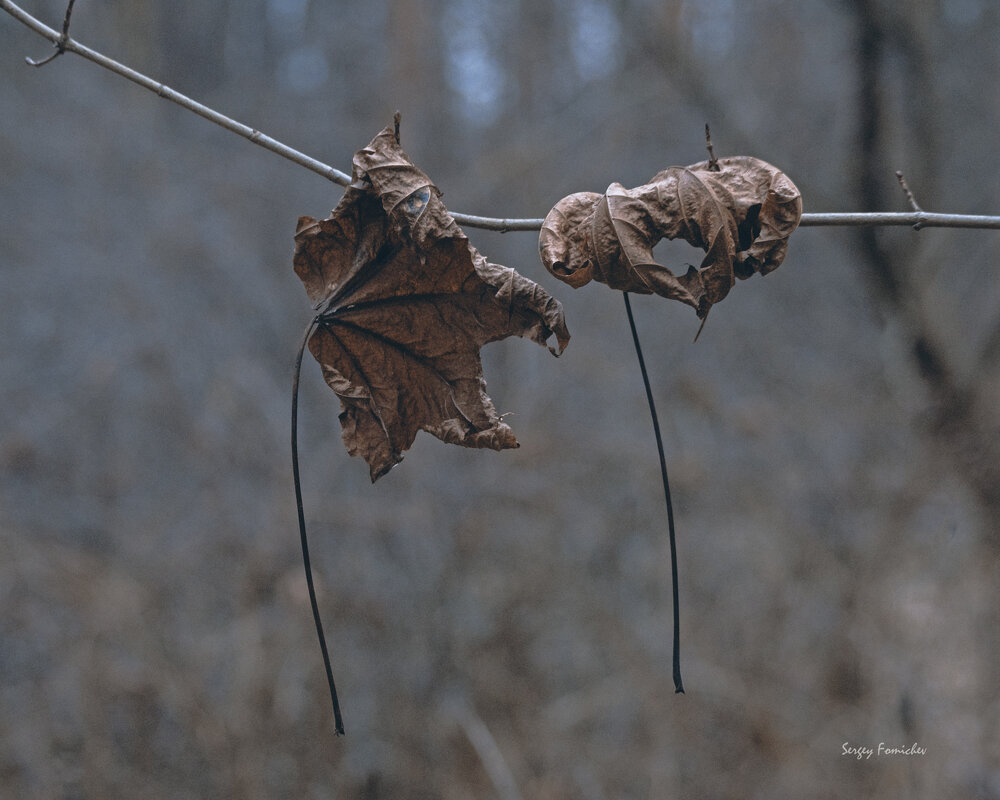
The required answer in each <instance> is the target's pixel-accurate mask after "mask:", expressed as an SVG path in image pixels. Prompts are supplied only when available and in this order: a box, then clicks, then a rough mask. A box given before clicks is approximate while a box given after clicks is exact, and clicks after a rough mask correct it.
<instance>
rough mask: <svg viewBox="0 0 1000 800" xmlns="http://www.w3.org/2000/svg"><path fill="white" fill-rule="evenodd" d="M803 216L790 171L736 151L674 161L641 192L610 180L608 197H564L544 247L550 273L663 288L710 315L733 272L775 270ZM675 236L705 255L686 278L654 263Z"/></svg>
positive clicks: (551, 216)
mask: <svg viewBox="0 0 1000 800" xmlns="http://www.w3.org/2000/svg"><path fill="white" fill-rule="evenodd" d="M716 165H717V167H716ZM801 216H802V197H801V195H800V194H799V190H798V189H797V188H795V184H793V183H792V182H791V180H789V179H788V177H787V176H786V175H785V174H784V173H783V172H781V171H780V170H778V169H777V168H776V167H773V166H771V165H770V164H768V163H766V162H764V161H760V160H759V159H756V158H750V157H747V156H737V157H734V158H720V159H718V160H717V161H715V162H709V161H702V162H700V163H698V164H693V165H691V166H689V167H668V168H667V169H665V170H663V171H662V172H659V173H657V174H656V175H654V176H653V178H652V179H651V180H650V181H649V183H647V184H645V185H643V186H639V187H636V188H635V189H626V188H625V187H624V186H622V185H621V184H619V183H613V184H611V186H609V187H608V191H607V192H606V193H605V194H603V195H600V194H596V193H594V192H580V193H578V194H571V195H570V196H569V197H564V198H563V199H562V200H560V201H559V202H558V203H556V205H555V207H554V208H553V209H552V210H551V211H550V212H549V213H548V216H546V217H545V222H544V223H543V225H542V232H541V235H540V236H539V240H538V246H539V250H540V252H541V257H542V262H543V263H544V264H545V267H546V269H548V271H549V272H551V273H552V274H553V275H555V276H556V277H557V278H559V279H560V280H563V281H565V282H566V283H568V284H569V285H570V286H573V287H579V286H583V285H584V284H585V283H588V282H590V281H591V280H596V281H600V282H601V283H606V284H607V285H608V286H610V287H611V288H612V289H621V290H623V291H627V292H635V293H638V294H652V293H656V294H659V295H662V296H663V297H668V298H671V299H673V300H680V301H681V302H682V303H687V304H688V305H689V306H692V307H693V308H694V309H695V311H697V313H698V316H699V317H701V318H704V317H705V316H706V315H707V314H708V310H709V308H711V307H712V305H713V304H714V303H718V302H719V301H720V300H722V299H723V298H724V297H725V296H726V295H727V294H728V293H729V290H730V289H731V288H732V286H733V283H734V282H735V280H734V277H735V278H748V277H750V276H751V275H753V274H754V273H755V272H759V273H761V274H762V275H766V274H767V273H768V272H771V271H772V270H774V269H777V268H778V266H779V265H780V264H781V261H782V259H783V258H784V257H785V251H786V249H787V248H788V237H789V236H790V235H791V233H792V231H794V230H795V228H796V227H797V226H798V224H799V219H800V218H801ZM676 238H681V239H684V240H685V241H687V242H689V243H691V244H692V245H694V246H695V247H700V248H701V249H702V250H704V251H705V257H704V259H703V260H702V262H701V265H700V266H699V267H698V268H695V267H693V266H692V267H690V268H689V269H688V271H687V273H686V274H684V275H674V274H673V273H672V272H671V271H670V270H669V269H667V268H666V267H664V266H662V265H661V264H657V263H656V261H655V260H654V259H653V247H655V246H656V243H657V242H659V241H660V240H661V239H676Z"/></svg>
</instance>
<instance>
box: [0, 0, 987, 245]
mask: <svg viewBox="0 0 1000 800" xmlns="http://www.w3.org/2000/svg"><path fill="white" fill-rule="evenodd" d="M71 7H72V3H70V8H71ZM0 9H2V10H3V11H6V12H7V13H8V14H10V15H11V16H12V17H14V19H16V20H17V21H18V22H20V23H22V24H23V25H25V26H26V27H28V28H30V29H31V30H32V31H34V32H35V33H37V34H38V35H39V36H41V37H43V38H45V39H48V40H49V41H50V42H52V44H53V45H54V46H55V47H56V48H57V52H56V53H55V54H54V55H52V56H50V58H49V59H44V60H42V61H39V62H35V61H32V60H31V59H26V61H27V62H28V63H29V64H32V65H34V66H42V65H43V64H45V63H48V61H50V60H52V59H53V58H55V56H56V55H60V54H62V53H64V52H65V53H75V54H76V55H78V56H82V57H83V58H85V59H87V60H88V61H92V62H94V63H95V64H97V65H98V66H100V67H103V68H104V69H106V70H109V71H111V72H114V73H115V74H116V75H120V76H122V77H123V78H127V79H128V80H130V81H132V82H133V83H136V84H138V85H139V86H142V87H143V88H144V89H148V90H149V91H151V92H153V93H154V94H157V95H159V96H160V97H163V98H165V99H166V100H169V101H170V102H172V103H176V104H177V105H179V106H181V108H185V109H187V110H188V111H192V112H194V113H195V114H198V115H199V116H201V117H204V118H205V119H207V120H208V121H209V122H214V123H215V124H216V125H219V126H221V127H223V128H225V129H226V130H228V131H232V132H233V133H235V134H238V135H239V136H242V137H243V138H244V139H249V140H250V141H251V142H253V143H254V144H256V145H260V146H261V147H263V148H264V149H266V150H270V151H271V152H272V153H276V154H277V155H279V156H281V157H282V158H286V159H288V160H289V161H291V162H293V163H295V164H298V165H299V166H301V167H305V168H306V169H308V170H310V171H311V172H315V173H316V174H317V175H321V176H322V177H324V178H326V179H327V180H329V181H332V182H333V183H336V184H338V185H340V186H347V185H348V184H349V183H350V182H351V176H350V175H348V174H347V173H346V172H342V171H340V170H339V169H337V168H336V167H332V166H330V165H329V164H324V163H323V162H322V161H319V160H318V159H315V158H313V157H312V156H309V155H306V154H305V153H303V152H301V151H299V150H296V149H295V148H293V147H289V146H288V145H286V144H284V143H283V142H279V141H278V140H277V139H274V138H272V137H270V136H268V135H266V134H264V133H261V132H260V131H259V130H257V129H256V128H251V127H250V126H249V125H244V124H243V123H242V122H238V121H237V120H235V119H232V118H231V117H227V116H226V115H225V114H222V113H220V112H218V111H216V110H215V109H214V108H211V107H209V106H206V105H204V104H203V103H199V102H198V101H196V100H193V99H191V98H190V97H188V96H187V95H184V94H181V93H180V92H178V91H176V90H174V89H171V88H170V87H169V86H166V85H165V84H163V83H160V82H158V81H156V80H153V79H152V78H150V77H148V76H147V75H144V74H142V73H141V72H138V71H136V70H134V69H132V68H131V67H128V66H126V65H125V64H122V63H120V62H118V61H115V60H114V59H112V58H108V57H107V56H106V55H104V54H103V53H99V52H98V51H96V50H92V49H91V48H89V47H87V46H86V45H83V44H80V43H79V42H77V41H76V40H75V39H73V38H71V37H70V36H69V25H68V22H69V14H68V13H67V15H66V21H65V23H64V31H63V32H62V33H60V32H59V31H57V30H54V29H53V28H50V27H49V26H48V25H46V24H45V23H43V22H41V21H40V20H38V19H36V18H35V17H33V16H31V14H29V13H27V12H26V11H24V9H22V8H21V7H20V6H18V5H17V4H15V3H12V2H10V0H0ZM451 215H452V217H454V218H455V221H456V222H457V223H458V224H459V225H462V226H465V227H468V228H479V229H482V230H492V231H499V232H501V233H507V232H512V231H537V230H540V229H541V227H542V218H541V217H532V218H516V217H484V216H479V215H475V214H462V213H458V212H452V213H451ZM799 225H800V226H801V227H813V226H817V227H818V226H824V227H829V226H854V227H865V228H871V227H880V226H893V225H896V226H899V225H910V226H912V227H914V228H916V229H920V228H935V227H936V228H994V229H1000V216H987V215H979V214H935V213H930V212H926V211H914V212H898V213H897V212H888V211H880V212H867V213H865V212H846V213H813V214H809V213H806V214H803V215H802V219H801V221H800V222H799Z"/></svg>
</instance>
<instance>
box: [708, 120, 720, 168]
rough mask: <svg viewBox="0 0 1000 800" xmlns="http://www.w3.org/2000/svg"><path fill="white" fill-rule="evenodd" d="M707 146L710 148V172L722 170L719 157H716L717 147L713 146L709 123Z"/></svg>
mask: <svg viewBox="0 0 1000 800" xmlns="http://www.w3.org/2000/svg"><path fill="white" fill-rule="evenodd" d="M705 147H706V148H707V149H708V169H709V171H710V172H721V171H722V167H720V166H719V159H717V158H716V157H715V149H714V148H713V147H712V132H711V131H710V130H709V129H708V123H707V122H706V123H705Z"/></svg>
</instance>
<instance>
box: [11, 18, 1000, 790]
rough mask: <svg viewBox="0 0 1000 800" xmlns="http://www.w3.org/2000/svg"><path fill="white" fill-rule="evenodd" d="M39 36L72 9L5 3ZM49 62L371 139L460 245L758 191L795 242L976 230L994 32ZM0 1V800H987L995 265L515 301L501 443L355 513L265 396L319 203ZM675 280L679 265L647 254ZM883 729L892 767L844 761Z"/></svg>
mask: <svg viewBox="0 0 1000 800" xmlns="http://www.w3.org/2000/svg"><path fill="white" fill-rule="evenodd" d="M25 6H26V9H27V10H28V11H30V12H32V13H35V14H36V15H38V16H39V17H40V18H41V19H43V20H45V21H46V22H47V23H48V24H50V25H52V26H53V27H56V28H58V27H59V25H60V23H61V20H62V17H63V12H64V8H65V4H64V3H63V2H62V0H58V2H57V1H56V0H30V2H29V0H25ZM72 35H73V36H74V37H75V38H77V39H78V40H80V41H81V42H83V43H84V44H87V45H89V46H92V47H95V48H97V49H99V50H102V51H104V52H106V53H107V54H108V55H110V56H112V57H115V58H118V59H119V60H122V61H124V62H125V63H128V64H129V65H131V66H133V67H135V68H136V69H139V70H141V71H144V72H146V73H147V74H149V75H151V76H153V77H155V78H156V79H158V80H162V81H164V82H165V83H166V84H167V85H169V86H171V87H173V88H176V89H177V90H179V91H181V92H184V93H186V94H189V95H191V96H193V97H194V98H196V99H198V100H201V101H203V102H205V103H207V104H209V105H212V106H214V107H216V108H218V109H219V110H220V111H222V112H224V113H227V114H230V115H232V116H234V117H236V118H237V119H239V120H241V121H243V122H246V123H247V124H249V125H252V126H254V127H256V128H259V129H260V130H262V131H264V132H265V133H268V134H270V135H272V136H274V137H276V138H278V139H280V140H282V141H284V142H287V143H288V144H290V145H292V146H294V147H297V148H299V149H301V150H303V151H305V152H308V153H310V154H312V155H314V156H315V157H317V158H319V159H321V160H324V161H326V162H328V163H330V164H333V165H335V166H337V167H339V168H340V169H345V170H348V171H349V170H350V159H351V155H352V153H353V152H354V151H355V150H357V149H358V148H360V147H362V146H364V145H365V144H367V143H368V141H369V140H370V139H371V137H372V136H373V135H374V134H375V133H377V132H378V131H379V130H380V129H381V128H382V127H383V126H384V125H386V124H387V123H389V122H390V121H391V119H392V114H393V112H394V111H395V110H396V109H399V110H400V111H401V112H402V141H403V146H404V148H405V149H406V150H407V152H408V153H409V154H410V156H411V157H412V158H413V159H414V161H415V162H416V163H417V164H418V165H419V166H420V167H421V168H422V169H423V170H425V171H426V172H427V173H428V174H429V175H430V176H431V177H432V178H433V179H434V180H435V181H436V183H437V184H438V185H439V186H440V187H441V189H442V190H443V191H444V200H445V202H446V203H447V204H448V206H449V207H450V208H451V209H452V210H455V211H463V212H467V213H476V214H485V215H499V216H528V217H540V216H544V214H545V213H546V212H547V210H548V209H549V208H550V207H551V206H552V205H553V204H554V203H555V202H556V201H557V200H559V199H560V198H561V197H563V196H564V195H566V194H569V193H571V192H576V191H585V190H590V191H597V192H603V191H604V190H605V188H606V187H607V186H608V184H609V183H611V182H612V181H620V182H622V183H624V184H625V185H626V186H630V187H631V186H635V185H637V184H640V183H644V182H645V181H647V180H648V179H649V178H650V177H651V176H652V175H653V174H655V173H656V172H657V171H659V170H660V169H662V168H664V167H666V166H669V165H676V164H689V163H692V162H695V161H700V160H702V159H703V158H704V157H705V153H704V146H703V145H704V136H703V126H704V123H705V122H706V121H708V122H710V123H711V125H712V132H713V138H714V140H715V147H716V152H717V154H718V155H720V156H722V155H736V154H745V155H754V156H757V157H759V158H763V159H765V160H767V161H770V162H772V163H773V164H775V165H777V166H779V167H780V168H781V169H783V170H785V171H786V172H787V173H788V175H789V176H790V177H791V178H792V179H793V180H794V181H795V182H796V183H797V184H798V186H799V188H800V189H801V190H802V192H803V197H804V203H805V210H806V211H812V212H815V211H863V210H872V209H879V210H907V208H908V206H907V204H906V200H905V197H904V196H903V195H902V193H901V192H900V190H899V187H898V185H897V183H896V179H895V176H894V174H893V172H894V170H896V169H900V170H902V171H903V172H904V173H905V174H906V176H907V178H908V180H909V183H910V185H911V186H912V188H913V190H914V192H915V193H916V197H917V199H918V201H920V202H921V204H922V205H923V206H924V208H926V209H928V210H932V211H947V212H954V213H962V212H964V213H984V214H986V213H992V214H997V213H1000V179H998V172H997V170H996V168H995V165H996V161H997V157H998V155H1000V152H998V140H997V136H996V132H997V130H1000V94H998V91H997V85H998V78H1000V48H998V47H997V41H998V40H1000V6H998V4H997V3H996V2H992V0H948V2H945V1H944V0H918V1H917V2H912V3H906V4H902V3H892V2H888V0H885V1H884V2H883V1H882V0H842V1H840V2H838V1H837V0H811V1H810V2H790V1H789V0H754V1H753V2H745V3H737V2H735V1H734V0H698V1H697V2H694V1H693V0H684V1H683V2H682V1H681V0H676V1H675V2H664V1H663V0H659V1H658V2H652V1H651V0H576V1H575V2H574V1H571V0H514V1H512V2H509V3H484V2H474V1H473V0H427V2H419V3H418V2H412V1H411V0H368V1H367V2H335V3H318V2H309V0H241V2H230V1H228V0H226V1H224V0H212V1H211V2H194V0H177V2H172V3H158V2H152V1H151V0H128V1H127V2H126V1H125V0H80V2H78V3H77V5H76V8H75V11H74V16H73V25H72ZM49 52H51V48H50V47H49V46H48V45H47V44H46V42H44V41H43V40H42V39H40V38H38V37H37V36H35V35H34V34H32V33H31V32H30V31H28V30H27V29H26V28H24V27H23V26H21V25H20V24H18V23H17V22H16V21H15V20H14V19H12V18H10V17H7V16H6V15H0V109H2V113H0V271H2V273H0V274H2V280H0V286H2V298H3V313H2V315H0V336H2V341H3V346H2V349H0V375H2V380H0V391H2V396H0V474H2V480H0V553H2V555H0V593H2V614H0V794H2V795H3V796H5V797H32V798H64V799H65V800H70V798H73V799H74V800H76V799H78V798H81V799H82V798H105V797H143V798H171V800H178V798H206V797H232V798H250V799H251V800H252V799H254V798H273V797H302V798H321V797H323V798H325V797H341V798H368V799H369V800H373V799H374V798H449V799H451V798H455V799H457V798H493V797H499V798H502V799H503V800H511V798H517V797H522V798H542V799H543V800H548V799H550V798H551V799H553V800H554V799H557V798H583V799H584V800H600V798H660V797H714V798H784V797H789V798H790V797H806V796H808V797H812V798H843V797H890V796H892V797H901V796H910V797H959V796H960V797H964V798H1000V692H998V688H1000V664H998V660H1000V658H998V657H1000V602H998V595H1000V410H998V409H1000V273H998V272H997V266H998V264H997V262H998V258H1000V236H998V234H997V232H995V231H955V230H939V229H928V230H924V231H921V232H919V233H916V232H914V231H912V230H910V229H907V228H900V229H880V230H872V229H868V230H860V229H849V228H835V229H830V228H826V229H821V228H803V229H801V230H800V231H798V232H797V233H796V234H795V235H793V237H792V240H791V245H790V248H789V253H788V256H787V259H786V261H785V263H784V265H783V266H782V268H781V269H779V270H778V271H777V272H776V273H774V274H773V275H770V276H768V277H766V278H760V277H755V278H753V279H751V280H749V281H746V282H744V283H740V284H739V285H738V286H736V287H735V288H734V290H733V292H732V294H730V296H729V297H728V298H727V299H726V301H725V302H724V303H723V304H722V305H721V306H720V307H719V308H718V309H716V311H715V313H713V314H712V315H711V318H710V319H709V320H708V324H707V326H706V328H705V330H704V332H703V333H702V336H701V338H700V340H699V341H698V342H697V344H692V342H691V340H692V338H693V336H694V334H695V331H696V330H697V322H698V320H697V319H696V317H695V315H694V314H693V313H692V311H691V310H690V309H689V308H687V307H684V306H681V305H680V304H677V303H669V302H667V301H665V300H662V299H659V298H650V297H636V298H635V300H634V301H633V302H634V306H635V309H636V314H637V317H638V322H639V327H640V333H641V335H642V337H643V341H644V344H645V348H646V358H647V361H648V363H649V365H650V370H651V378H652V381H653V384H654V387H655V394H656V398H657V400H658V403H659V409H660V414H661V421H662V424H663V428H664V437H665V444H666V449H667V459H668V464H669V468H670V470H671V478H672V488H673V492H674V503H675V507H676V509H677V525H678V536H679V545H678V549H679V557H680V582H681V586H680V588H681V614H682V654H683V667H684V676H685V683H686V687H687V691H688V694H687V695H683V696H680V695H679V696H674V694H673V689H672V685H671V679H670V640H671V626H670V620H671V614H670V581H669V575H670V572H669V560H668V548H667V538H666V521H665V512H664V508H663V496H662V488H661V486H660V482H659V472H658V469H657V460H656V451H655V447H654V443H653V437H652V433H651V426H650V422H649V418H648V413H647V409H646V404H645V398H644V395H643V390H642V384H641V381H640V377H639V372H638V368H637V366H636V362H635V356H634V353H633V351H632V342H631V339H630V336H629V333H628V328H627V323H626V319H625V314H624V309H623V304H622V299H621V297H620V295H619V294H617V293H615V292H612V291H609V290H608V289H607V288H605V287H603V286H600V285H597V284H593V285H591V286H588V287H586V288H583V289H580V290H575V291H574V290H572V289H570V288H569V287H567V286H564V285H561V284H559V283H558V282H557V281H555V280H554V279H552V278H551V277H550V276H549V275H548V274H546V273H545V271H544V270H543V268H542V267H541V264H540V262H539V260H538V256H537V240H536V237H535V235H534V234H530V233H511V234H506V235H501V234H493V233H484V232H481V231H476V230H473V229H469V230H468V231H467V233H469V235H470V238H471V239H472V241H473V243H474V244H475V245H476V246H477V247H478V248H479V250H480V251H482V252H483V253H484V254H486V255H487V256H488V257H489V258H490V259H491V260H493V261H495V262H497V263H502V264H506V265H508V266H513V267H516V268H517V269H518V270H519V271H521V272H522V273H523V274H524V275H526V276H528V277H530V278H532V279H534V280H536V281H538V282H540V283H541V284H542V285H544V286H545V287H546V288H547V289H548V290H549V291H551V292H552V293H553V294H555V295H556V296H557V297H559V298H560V299H561V300H562V302H563V303H564V306H565V309H566V313H567V317H568V321H569V325H570V330H571V332H572V334H573V341H572V342H571V343H570V346H569V348H568V350H567V352H566V353H565V354H564V356H563V357H562V358H560V359H559V360H558V361H556V360H555V359H553V358H552V357H551V356H550V355H549V353H547V352H546V351H545V350H544V349H543V348H540V347H537V346H535V345H533V344H531V343H530V342H525V341H520V340H509V341H506V342H502V343H498V344H493V345H490V346H488V347H487V348H486V349H485V350H484V360H485V372H486V377H487V380H488V382H489V390H490V394H491V395H492V397H493V399H494V400H495V402H496V405H497V407H498V409H499V410H500V411H501V412H513V414H512V416H511V417H509V418H508V421H509V422H510V423H511V425H512V426H513V428H514V430H515V431H516V433H517V434H518V437H519V439H520V441H521V445H522V446H521V448H520V449H519V450H517V451H508V452H504V453H499V454H498V453H493V452H477V451H466V450H463V449H460V448H456V447H450V446H447V445H444V444H442V443H440V442H438V441H436V440H434V439H432V438H431V437H428V436H426V435H421V436H419V437H418V438H417V441H416V443H415V445H414V447H413V448H412V450H410V451H409V453H408V454H407V457H406V459H405V461H404V462H403V463H402V464H401V465H399V466H398V467H397V468H396V469H395V470H393V471H392V473H390V474H389V475H388V476H386V477H385V478H384V479H382V480H381V481H380V482H379V483H378V484H377V485H376V486H374V487H373V486H371V485H370V484H369V480H368V470H367V467H366V466H365V464H364V463H363V462H361V461H360V460H358V459H351V458H350V457H348V455H347V454H346V452H345V451H344V449H343V447H342V444H341V441H340V430H339V425H338V423H337V413H338V411H339V408H338V403H337V400H336V398H335V396H334V395H333V394H332V393H331V392H330V390H329V389H328V388H327V387H326V386H325V384H324V383H323V381H322V378H321V376H320V370H319V368H318V366H317V365H316V364H315V363H314V362H313V361H312V360H310V359H309V358H308V356H307V360H306V361H305V362H304V373H303V375H304V377H303V396H302V400H301V403H302V410H301V414H300V426H301V428H300V429H301V437H302V438H301V444H300V448H301V451H302V458H303V471H304V472H303V480H304V491H305V506H306V513H307V517H308V520H309V524H310V532H311V536H312V549H313V560H314V566H315V569H316V574H317V581H318V584H319V590H320V605H321V608H322V611H323V614H324V615H325V623H326V626H327V634H328V636H329V638H330V641H331V648H332V655H333V661H334V673H335V675H336V678H337V681H338V687H339V689H340V691H341V695H342V697H341V699H342V703H343V707H344V714H345V719H346V726H347V737H346V738H342V739H335V738H334V736H333V729H332V715H331V713H330V707H329V698H328V694H327V689H326V686H325V681H324V676H323V671H322V662H321V660H320V654H319V649H318V646H317V644H316V640H315V631H314V628H313V623H312V619H311V617H310V613H309V605H308V600H307V597H306V594H305V584H304V579H303V577H302V569H301V563H300V554H299V546H298V541H297V533H296V528H295V508H294V501H293V493H292V483H291V476H290V464H289V446H288V426H289V423H288V416H289V402H290V384H291V370H292V362H293V355H294V351H295V348H296V346H297V345H298V343H299V339H300V336H301V333H302V330H303V328H304V326H305V323H306V321H307V320H308V318H309V315H310V307H309V304H308V302H307V300H306V297H305V293H304V291H303V289H302V286H301V284H300V283H299V280H298V279H297V278H296V277H295V275H294V274H293V273H292V268H291V256H292V235H293V233H294V230H295V223H296V219H297V217H298V216H299V215H301V214H310V215H313V216H318V217H321V216H325V215H326V214H327V212H328V211H329V210H330V209H331V208H332V207H333V206H334V205H335V204H336V203H337V201H338V200H339V197H340V194H341V190H340V189H339V187H336V186H334V185H332V184H330V183H328V182H326V181H324V180H323V179H322V178H320V177H318V176H316V175H314V174H312V173H310V172H307V171H305V170H303V169H301V168H299V167H297V166H295V165H293V164H291V163H289V162H287V161H284V160H283V159H281V158H278V157H277V156H275V155H273V154H271V153H268V152H266V151H264V150H262V149H260V148H257V147H255V146H253V145H252V144H250V143H248V142H246V141H244V140H242V139H239V138H238V137H235V136H233V135H232V134H230V133H228V132H226V131H223V130H222V129H220V128H217V127H215V126H213V125H211V124H209V123H207V122H206V121H204V120H202V119H200V118H198V117H196V116H194V115H192V114H190V113H188V112H186V111H183V110H182V109H179V108H177V107H176V106H174V105H172V104H170V103H167V102H164V101H163V100H161V99H159V98H157V97H156V96H155V95H153V94H151V93H149V92H146V91H144V90H142V89H140V88H138V87H136V86H134V85H132V84H129V83H128V82H126V81H124V80H122V79H120V78H118V77H116V76H113V75H111V74H110V73H107V72H104V71H102V70H100V69H99V68H97V67H96V66H94V65H92V64H90V63H88V62H85V61H83V60H82V59H79V58H78V57H76V56H72V55H66V56H63V57H62V58H59V59H57V60H56V61H55V62H53V63H51V64H49V65H48V66H46V67H44V68H43V69H39V70H35V69H32V68H30V67H27V66H26V65H25V64H24V62H23V57H24V56H25V55H30V56H34V57H40V56H44V55H47V54H48V53H49ZM657 255H658V256H659V257H660V259H661V261H662V262H663V263H665V264H667V265H668V266H670V267H672V268H683V267H682V265H683V264H684V262H686V261H693V262H694V263H697V261H698V260H699V259H700V255H699V254H698V253H696V252H695V251H693V250H691V249H690V248H689V247H688V246H687V245H684V244H680V245H676V246H675V245H674V244H673V243H671V244H669V245H668V244H666V243H665V244H663V245H661V246H660V247H659V248H658V249H657ZM845 742H847V743H849V745H850V746H871V747H877V746H878V744H879V743H880V742H884V743H886V744H887V745H890V746H902V745H909V744H912V743H913V742H918V743H919V744H920V745H921V746H922V747H926V748H927V752H926V755H923V756H895V757H884V756H883V757H882V758H877V757H872V758H871V759H870V760H857V759H856V758H854V757H850V756H845V755H843V754H842V745H843V743H845Z"/></svg>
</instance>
